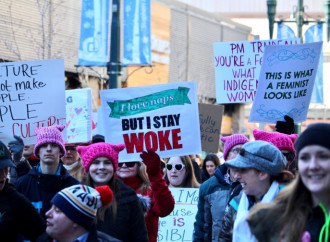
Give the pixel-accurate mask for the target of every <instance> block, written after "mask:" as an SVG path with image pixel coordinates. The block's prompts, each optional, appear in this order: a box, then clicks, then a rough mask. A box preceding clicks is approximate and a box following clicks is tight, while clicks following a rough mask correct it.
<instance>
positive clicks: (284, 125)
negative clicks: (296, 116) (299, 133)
mask: <svg viewBox="0 0 330 242" xmlns="http://www.w3.org/2000/svg"><path fill="white" fill-rule="evenodd" d="M284 119H285V121H277V122H276V125H275V129H276V131H277V132H280V133H283V134H293V133H294V131H295V129H294V121H293V119H292V118H291V117H290V116H288V115H284Z"/></svg>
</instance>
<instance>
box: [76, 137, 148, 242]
mask: <svg viewBox="0 0 330 242" xmlns="http://www.w3.org/2000/svg"><path fill="white" fill-rule="evenodd" d="M123 149H124V145H123V144H117V145H112V144H108V143H105V142H99V143H95V144H91V145H89V146H78V147H77V151H78V152H79V154H80V157H81V159H82V163H83V165H84V170H85V173H86V174H87V178H86V185H88V186H91V187H93V188H95V187H97V186H102V185H108V186H109V187H110V188H111V190H112V191H113V194H114V199H113V200H112V202H111V203H110V204H109V205H107V206H106V207H102V208H99V209H98V212H97V216H96V226H97V230H99V231H101V232H104V233H106V234H109V235H111V236H113V237H115V238H118V239H120V240H122V241H141V242H142V241H148V234H147V228H146V225H145V222H144V215H143V211H142V208H141V206H140V203H139V200H138V197H137V195H136V193H135V192H134V190H132V189H131V188H130V187H128V186H127V185H125V184H124V183H123V182H122V181H121V180H120V179H117V178H115V175H114V174H115V172H116V171H117V168H118V155H119V152H120V151H122V150H123Z"/></svg>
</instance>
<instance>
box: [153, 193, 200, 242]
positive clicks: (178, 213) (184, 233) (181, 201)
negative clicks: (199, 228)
mask: <svg viewBox="0 0 330 242" xmlns="http://www.w3.org/2000/svg"><path fill="white" fill-rule="evenodd" d="M170 190H171V193H172V195H173V197H174V200H175V206H174V210H173V211H172V213H171V214H170V215H168V216H166V217H165V218H159V226H158V237H157V241H159V242H160V241H161V242H163V241H164V242H165V241H193V233H194V223H195V217H196V214H197V204H198V196H199V189H198V188H170Z"/></svg>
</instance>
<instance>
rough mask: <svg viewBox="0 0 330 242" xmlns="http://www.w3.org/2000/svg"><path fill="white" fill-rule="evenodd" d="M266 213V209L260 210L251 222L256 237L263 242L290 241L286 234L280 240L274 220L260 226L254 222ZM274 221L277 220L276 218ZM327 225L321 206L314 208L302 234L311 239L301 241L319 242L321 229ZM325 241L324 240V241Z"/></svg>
mask: <svg viewBox="0 0 330 242" xmlns="http://www.w3.org/2000/svg"><path fill="white" fill-rule="evenodd" d="M265 213H266V209H260V210H259V211H258V212H257V213H256V214H255V216H253V220H252V219H250V220H251V222H252V223H251V224H250V223H249V225H250V229H251V232H252V233H253V234H254V236H255V237H256V238H257V239H258V240H259V241H263V242H279V241H288V239H287V238H286V236H285V234H282V238H281V239H280V238H279V236H280V231H276V230H275V229H274V225H273V222H272V221H273V220H267V221H266V222H264V223H262V224H260V223H256V222H254V221H259V220H260V218H262V217H264V214H265ZM274 220H276V219H275V218H274ZM324 223H325V214H324V213H323V211H322V209H321V208H320V206H317V207H315V208H313V210H312V211H311V214H310V216H309V219H308V222H307V224H306V226H305V230H304V232H303V234H302V237H310V240H303V239H302V240H301V241H310V242H319V235H320V231H321V228H322V227H323V225H324ZM329 232H330V231H329ZM322 241H323V240H322Z"/></svg>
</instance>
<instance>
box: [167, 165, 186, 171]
mask: <svg viewBox="0 0 330 242" xmlns="http://www.w3.org/2000/svg"><path fill="white" fill-rule="evenodd" d="M184 167H185V165H184V164H175V165H174V166H173V165H172V164H166V169H167V170H168V171H171V170H172V169H173V168H175V170H177V171H182V169H183V168H184Z"/></svg>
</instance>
